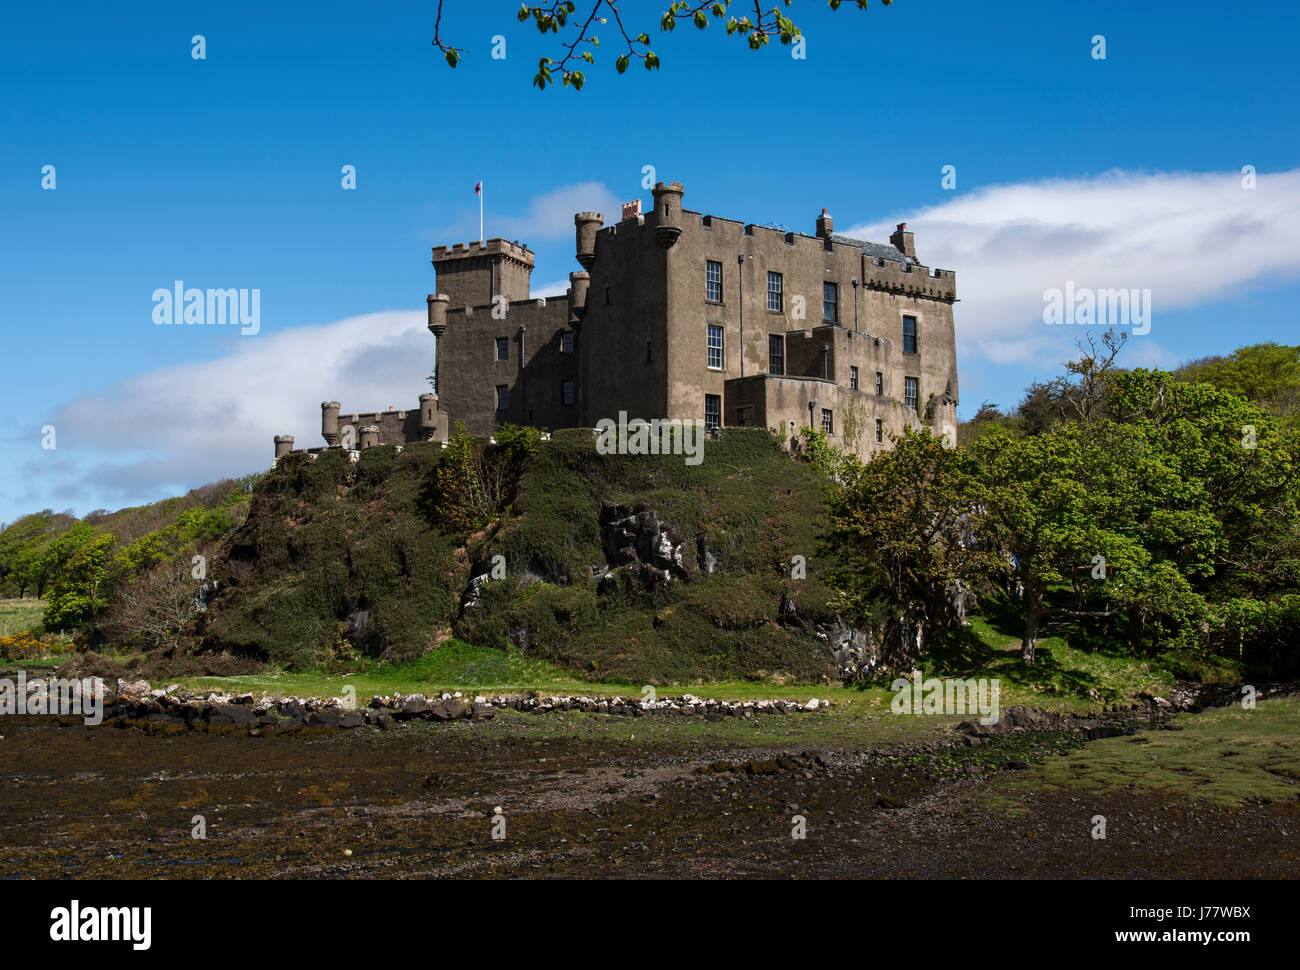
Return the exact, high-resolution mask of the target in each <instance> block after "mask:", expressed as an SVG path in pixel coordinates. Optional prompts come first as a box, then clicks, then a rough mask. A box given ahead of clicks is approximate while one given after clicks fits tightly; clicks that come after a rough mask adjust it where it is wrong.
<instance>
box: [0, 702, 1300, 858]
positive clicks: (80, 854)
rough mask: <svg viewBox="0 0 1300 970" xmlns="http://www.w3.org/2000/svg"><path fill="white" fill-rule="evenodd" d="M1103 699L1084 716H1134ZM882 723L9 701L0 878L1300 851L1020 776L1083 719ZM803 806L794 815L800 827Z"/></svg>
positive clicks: (1179, 811)
mask: <svg viewBox="0 0 1300 970" xmlns="http://www.w3.org/2000/svg"><path fill="white" fill-rule="evenodd" d="M1197 716H1199V715H1197ZM1120 717H1121V716H1120V715H1115V716H1114V717H1113V718H1112V719H1111V721H1110V722H1108V723H1109V724H1111V725H1113V726H1112V727H1111V728H1109V729H1105V730H1101V731H1099V732H1098V731H1094V732H1093V734H1094V735H1095V736H1097V737H1099V738H1108V737H1110V736H1112V735H1123V734H1124V733H1125V732H1126V731H1129V730H1131V729H1132V728H1133V727H1135V726H1136V725H1133V724H1132V723H1131V722H1130V723H1129V725H1128V726H1127V727H1124V726H1123V724H1122V722H1121V720H1120ZM897 721H898V719H896V718H889V717H887V716H886V717H884V718H880V717H875V718H873V717H860V718H859V717H851V716H846V715H839V716H837V715H835V714H827V713H817V714H810V715H805V716H802V717H798V718H789V719H787V718H779V717H778V718H754V719H743V718H739V717H729V718H725V719H722V720H721V721H719V722H710V721H704V720H703V719H700V718H680V717H674V718H659V717H613V716H610V715H608V714H589V713H583V712H580V711H556V712H553V713H550V714H548V715H547V716H546V717H537V716H535V715H531V714H527V713H520V712H516V711H514V710H512V709H504V710H499V711H498V712H497V714H496V716H495V717H494V718H492V719H490V720H485V721H472V720H468V719H466V720H458V721H451V722H445V723H439V722H433V721H429V722H426V721H414V722H409V723H406V724H401V725H399V726H398V727H397V728H396V729H390V730H383V729H380V728H379V727H376V726H368V725H367V726H363V727H360V728H357V729H355V730H345V731H339V730H326V729H314V730H313V729H310V728H307V727H304V728H303V729H301V730H297V731H292V732H284V733H269V734H265V733H264V734H260V735H259V734H250V732H249V731H248V730H247V729H246V728H243V727H237V726H229V727H225V728H219V727H217V726H213V727H212V728H210V729H206V730H197V731H196V730H182V731H179V732H176V731H171V732H159V731H151V730H149V729H148V727H147V726H144V725H125V724H120V725H119V726H112V725H110V724H107V723H106V724H104V725H101V726H99V727H86V726H84V725H82V724H80V723H79V722H75V721H71V720H67V721H64V722H59V721H56V720H55V719H51V718H34V717H33V718H22V717H14V718H6V719H5V720H4V723H3V724H0V732H2V733H3V735H4V738H3V740H0V779H2V781H3V791H4V795H3V796H2V797H0V832H3V837H2V842H3V847H2V848H0V877H3V878H8V879H14V878H51V877H53V878H123V877H133V878H141V877H143V878H150V877H163V878H177V877H197V878H209V877H217V878H227V877H233V878H311V879H319V878H347V877H358V876H359V877H379V878H430V877H465V878H514V877H524V878H529V877H570V878H607V877H646V876H662V877H682V876H690V875H694V876H717V877H723V876H768V877H777V878H784V877H794V878H827V877H872V878H914V877H941V878H968V877H978V876H991V877H1010V878H1017V877H1067V878H1068V877H1122V878H1133V877H1161V876H1163V877H1211V876H1212V877H1221V878H1223V877H1226V878H1281V877H1288V876H1291V877H1293V876H1294V875H1295V873H1296V872H1297V871H1300V849H1298V848H1297V846H1298V845H1300V839H1297V838H1296V837H1295V835H1296V833H1298V832H1300V805H1298V804H1297V800H1296V799H1294V798H1292V799H1289V800H1285V799H1284V800H1274V801H1271V802H1268V803H1255V802H1250V801H1247V802H1246V803H1245V804H1241V805H1238V806H1229V807H1224V806H1215V805H1210V804H1205V803H1194V802H1191V801H1189V800H1187V799H1185V798H1181V797H1177V796H1171V795H1168V794H1163V793H1160V792H1150V791H1147V792H1144V791H1123V790H1121V791H1114V792H1110V793H1094V792H1087V791H1078V790H1069V789H1062V788H1059V787H1055V786H1049V787H1044V788H1042V789H1041V790H1025V788H1024V784H1023V780H1024V779H1026V778H1029V777H1031V776H1032V769H1033V767H1034V765H1035V764H1036V763H1039V762H1045V760H1047V759H1054V758H1058V757H1059V756H1060V754H1061V753H1062V752H1067V751H1071V750H1075V749H1078V748H1079V746H1080V745H1082V744H1084V743H1089V744H1091V743H1093V742H1087V741H1086V738H1087V737H1088V736H1089V735H1088V732H1082V731H1080V730H1077V729H1074V730H1065V729H1063V727H1066V725H1062V724H1061V723H1057V722H1053V721H1052V720H1051V719H1046V720H1043V719H1039V720H1038V721H1035V720H1034V718H1033V717H1028V718H1027V719H1026V720H1025V723H1023V724H1022V725H1020V726H1019V727H1017V728H1016V729H1015V730H1009V731H1006V732H1004V733H993V734H988V733H987V732H984V731H979V730H976V729H974V728H972V727H971V726H970V725H967V726H966V727H964V728H963V727H960V726H958V725H957V724H956V723H955V722H954V721H949V722H944V723H935V724H930V723H928V722H926V723H922V719H917V721H916V722H915V723H916V727H915V728H914V729H913V728H912V727H911V723H910V722H909V725H908V730H907V731H906V732H901V731H900V730H899V729H898V725H897ZM1155 726H1157V727H1158V726H1159V725H1155ZM1152 733H1155V732H1152ZM1125 740H1126V739H1125V738H1123V737H1116V738H1115V739H1114V741H1113V742H1112V741H1106V740H1103V741H1099V742H1096V743H1101V744H1106V743H1124V742H1125ZM1129 740H1131V739H1129ZM1026 769H1031V770H1029V771H1027V770H1026ZM1017 782H1018V783H1017ZM498 809H499V810H500V811H499V812H498V811H497V810H498ZM1097 814H1102V815H1105V816H1106V817H1107V819H1108V820H1109V832H1108V837H1107V838H1106V840H1104V841H1098V840H1095V839H1093V838H1092V837H1091V836H1090V819H1091V818H1092V817H1093V816H1095V815H1097ZM796 816H799V817H802V819H803V820H804V825H805V827H806V837H805V838H803V839H795V838H792V837H791V835H792V831H793V830H794V827H795V824H796ZM200 817H201V818H200ZM200 822H201V823H202V827H203V828H204V829H205V834H206V838H202V839H196V838H194V837H193V835H194V832H195V831H196V826H198V825H199V824H200ZM494 828H495V829H496V830H497V831H498V832H502V829H503V830H504V831H503V834H504V836H505V837H504V838H501V839H494V838H493V837H492V836H493V831H494Z"/></svg>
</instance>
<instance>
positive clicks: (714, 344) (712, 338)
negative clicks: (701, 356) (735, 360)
mask: <svg viewBox="0 0 1300 970" xmlns="http://www.w3.org/2000/svg"><path fill="white" fill-rule="evenodd" d="M709 370H722V328H721V327H718V326H714V325H713V324H709Z"/></svg>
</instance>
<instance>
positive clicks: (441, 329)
mask: <svg viewBox="0 0 1300 970" xmlns="http://www.w3.org/2000/svg"><path fill="white" fill-rule="evenodd" d="M448 302H449V297H448V296H447V294H446V293H430V294H429V296H428V303H429V333H431V334H433V348H434V358H433V388H434V390H435V391H437V390H438V389H440V388H441V386H442V385H441V384H440V383H439V382H438V377H439V374H440V372H441V371H442V366H441V365H442V335H443V334H444V333H446V332H447V303H448Z"/></svg>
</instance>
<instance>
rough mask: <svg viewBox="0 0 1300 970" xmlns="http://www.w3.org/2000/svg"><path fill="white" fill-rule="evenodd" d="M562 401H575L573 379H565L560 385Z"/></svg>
mask: <svg viewBox="0 0 1300 970" xmlns="http://www.w3.org/2000/svg"><path fill="white" fill-rule="evenodd" d="M560 403H561V404H565V405H568V404H572V403H573V381H565V382H564V383H563V384H561V385H560Z"/></svg>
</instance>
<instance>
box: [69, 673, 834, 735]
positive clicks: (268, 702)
mask: <svg viewBox="0 0 1300 970" xmlns="http://www.w3.org/2000/svg"><path fill="white" fill-rule="evenodd" d="M830 707H831V702H830V701H827V700H819V699H817V698H812V699H810V700H808V701H806V702H800V701H793V700H781V699H777V700H757V701H719V700H714V699H712V698H707V699H706V698H700V697H696V696H695V695H693V694H683V695H681V696H680V697H657V698H654V699H644V700H641V699H636V698H629V697H624V696H621V695H610V696H588V695H546V694H541V693H538V692H536V691H527V692H523V693H514V694H505V695H499V696H492V697H488V696H484V695H478V696H475V697H472V698H471V697H467V696H465V695H464V694H462V693H461V692H460V691H455V692H452V691H444V692H442V693H440V694H431V695H426V694H393V695H390V696H383V697H380V696H375V697H371V698H370V700H369V701H368V702H366V703H365V705H364V706H362V705H361V703H360V702H358V703H356V704H349V702H348V701H347V700H345V699H344V698H341V697H330V698H314V697H292V696H291V697H272V696H263V697H261V698H256V697H255V696H254V695H253V694H251V693H245V694H239V695H234V696H231V695H226V694H219V693H208V694H199V693H194V692H187V691H183V690H181V689H180V688H179V687H177V686H176V685H172V686H170V687H166V688H159V689H153V688H151V687H150V685H149V684H148V683H147V682H145V681H134V682H125V681H119V682H118V683H117V685H116V687H115V688H114V689H113V690H111V691H110V692H109V696H108V697H107V698H106V700H105V704H104V723H106V724H108V723H113V724H118V725H121V726H129V725H141V726H146V727H147V726H157V727H161V728H167V727H171V728H176V729H183V730H205V729H211V728H219V729H221V728H224V729H229V728H236V729H247V730H249V731H250V733H260V732H272V733H273V732H276V731H285V730H293V729H298V728H342V729H351V728H359V727H365V726H371V727H376V728H379V729H380V730H389V729H391V728H393V727H395V726H397V725H398V724H399V723H401V722H406V721H461V720H469V721H485V720H488V719H490V718H492V717H494V716H495V715H496V712H497V711H498V710H501V709H507V708H508V709H510V710H513V711H519V712H521V713H533V714H546V713H549V712H551V711H582V712H585V713H589V714H607V715H611V716H615V717H645V716H648V715H653V716H661V717H662V716H672V715H675V716H679V717H700V718H703V719H705V720H714V721H719V720H722V719H723V718H725V717H741V718H749V717H759V716H770V715H785V714H797V713H809V712H813V711H820V710H826V709H828V708H830ZM72 720H75V719H72Z"/></svg>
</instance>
